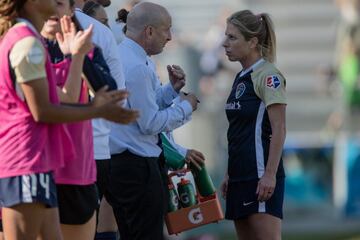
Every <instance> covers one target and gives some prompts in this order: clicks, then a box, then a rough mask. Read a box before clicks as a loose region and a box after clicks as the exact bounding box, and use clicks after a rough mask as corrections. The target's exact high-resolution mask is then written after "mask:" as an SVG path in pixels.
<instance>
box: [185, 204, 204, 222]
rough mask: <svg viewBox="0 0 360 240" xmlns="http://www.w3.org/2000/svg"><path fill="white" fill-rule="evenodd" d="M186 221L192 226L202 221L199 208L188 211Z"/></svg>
mask: <svg viewBox="0 0 360 240" xmlns="http://www.w3.org/2000/svg"><path fill="white" fill-rule="evenodd" d="M188 219H189V221H190V222H191V223H192V224H199V223H201V222H202V221H204V216H203V215H202V213H201V210H200V208H194V209H191V210H190V211H189V213H188Z"/></svg>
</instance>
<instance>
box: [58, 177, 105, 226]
mask: <svg viewBox="0 0 360 240" xmlns="http://www.w3.org/2000/svg"><path fill="white" fill-rule="evenodd" d="M56 187H57V194H58V203H59V215H60V223H61V224H70V225H78V224H85V223H87V222H88V221H89V220H90V219H91V217H92V216H93V214H94V212H95V210H96V209H97V208H98V206H99V198H98V193H97V189H96V185H95V184H91V185H67V184H57V185H56Z"/></svg>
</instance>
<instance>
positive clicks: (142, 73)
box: [110, 38, 192, 157]
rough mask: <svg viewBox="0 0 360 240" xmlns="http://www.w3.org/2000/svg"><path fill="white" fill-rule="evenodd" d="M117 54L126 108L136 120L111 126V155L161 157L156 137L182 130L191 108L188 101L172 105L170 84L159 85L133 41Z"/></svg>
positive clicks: (137, 45) (120, 46)
mask: <svg viewBox="0 0 360 240" xmlns="http://www.w3.org/2000/svg"><path fill="white" fill-rule="evenodd" d="M119 52H120V55H121V56H124V57H123V58H122V61H123V68H124V75H125V85H126V88H127V90H128V91H129V92H130V95H129V97H128V99H127V103H126V104H127V106H128V107H129V108H132V109H138V110H139V111H140V117H139V118H138V119H137V121H136V122H134V123H131V124H128V125H120V124H114V123H111V133H110V151H111V154H117V153H122V152H124V151H125V150H129V151H130V152H132V153H133V154H136V155H139V156H143V157H158V156H159V155H160V153H161V148H160V147H159V146H158V145H157V144H158V141H159V138H158V134H159V133H161V132H168V131H172V130H174V129H175V128H178V127H180V126H182V125H183V124H184V123H185V122H186V121H187V119H189V117H190V116H191V114H192V106H191V105H190V103H189V102H188V101H179V102H178V103H176V104H174V103H173V100H174V98H175V97H177V96H178V93H177V92H175V91H174V89H173V88H172V86H171V84H167V85H165V86H161V85H160V81H159V79H158V77H157V75H156V73H155V71H154V66H152V65H151V64H152V63H151V62H150V61H149V59H148V56H147V55H146V52H145V51H144V49H143V48H142V47H141V46H140V45H139V44H137V43H136V42H135V41H133V40H131V39H129V38H125V39H124V40H123V41H122V42H121V44H120V45H119Z"/></svg>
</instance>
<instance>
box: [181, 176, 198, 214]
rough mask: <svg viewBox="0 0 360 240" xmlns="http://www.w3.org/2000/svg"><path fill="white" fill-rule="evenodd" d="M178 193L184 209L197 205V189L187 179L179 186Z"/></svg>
mask: <svg viewBox="0 0 360 240" xmlns="http://www.w3.org/2000/svg"><path fill="white" fill-rule="evenodd" d="M177 186H178V193H179V198H180V202H181V206H182V207H184V208H185V207H190V206H193V205H195V204H196V196H195V189H194V186H193V185H192V184H191V182H190V181H189V180H187V179H185V178H181V180H180V182H179V183H178V184H177Z"/></svg>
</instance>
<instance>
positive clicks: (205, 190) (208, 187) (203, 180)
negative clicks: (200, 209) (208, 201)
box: [190, 164, 216, 197]
mask: <svg viewBox="0 0 360 240" xmlns="http://www.w3.org/2000/svg"><path fill="white" fill-rule="evenodd" d="M190 170H191V173H192V175H193V176H194V180H195V183H196V187H197V189H198V191H199V193H200V195H201V196H203V197H207V196H210V195H212V194H214V193H215V191H216V189H215V187H214V184H213V182H212V180H211V178H210V176H209V174H208V172H207V171H206V168H205V165H203V166H201V169H200V170H199V169H198V168H197V167H195V166H194V165H193V164H190Z"/></svg>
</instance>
